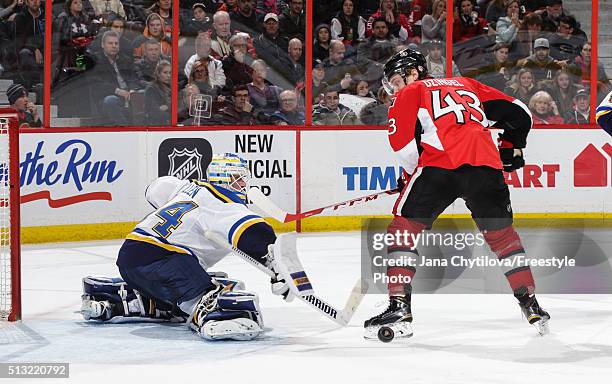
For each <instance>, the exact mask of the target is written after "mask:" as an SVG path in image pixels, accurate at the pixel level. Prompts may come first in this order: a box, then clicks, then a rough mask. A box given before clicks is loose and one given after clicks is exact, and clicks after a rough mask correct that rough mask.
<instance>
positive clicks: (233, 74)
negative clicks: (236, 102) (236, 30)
mask: <svg viewBox="0 0 612 384" xmlns="http://www.w3.org/2000/svg"><path fill="white" fill-rule="evenodd" d="M229 43H230V48H231V52H230V54H229V56H227V57H225V58H224V59H223V60H222V63H223V72H225V78H226V80H225V86H226V88H227V89H234V88H235V86H237V85H245V86H246V84H248V83H250V82H251V81H253V78H252V73H253V69H252V68H251V64H253V57H252V56H251V55H250V54H249V53H248V52H247V41H246V38H245V37H244V36H243V34H241V33H240V34H237V35H234V36H232V37H231V38H230V40H229Z"/></svg>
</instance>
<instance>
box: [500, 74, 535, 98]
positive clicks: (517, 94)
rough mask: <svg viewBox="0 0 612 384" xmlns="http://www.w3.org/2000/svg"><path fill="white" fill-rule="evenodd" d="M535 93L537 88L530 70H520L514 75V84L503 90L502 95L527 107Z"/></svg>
mask: <svg viewBox="0 0 612 384" xmlns="http://www.w3.org/2000/svg"><path fill="white" fill-rule="evenodd" d="M536 91H537V88H536V86H535V82H534V80H533V73H532V72H531V70H530V69H527V68H522V69H520V70H519V71H518V73H517V74H516V77H515V80H514V83H512V84H510V86H508V88H506V89H505V90H504V93H505V94H507V95H510V96H512V97H514V98H515V99H518V100H520V101H522V102H523V103H525V105H528V104H529V100H531V96H533V94H534V93H536Z"/></svg>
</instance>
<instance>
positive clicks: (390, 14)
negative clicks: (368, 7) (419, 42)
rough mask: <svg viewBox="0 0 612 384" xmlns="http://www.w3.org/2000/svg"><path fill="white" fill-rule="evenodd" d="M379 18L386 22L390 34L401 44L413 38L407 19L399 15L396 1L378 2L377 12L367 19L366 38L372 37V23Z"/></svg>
mask: <svg viewBox="0 0 612 384" xmlns="http://www.w3.org/2000/svg"><path fill="white" fill-rule="evenodd" d="M379 17H382V18H383V19H385V20H387V23H389V30H390V31H391V34H392V35H393V36H395V37H397V38H398V39H399V40H400V41H401V42H405V41H406V40H408V38H411V37H413V36H414V31H413V29H412V26H411V25H410V22H409V21H408V17H406V15H404V14H403V13H400V11H399V7H398V5H397V1H396V0H380V6H379V8H378V11H376V12H375V13H373V14H372V15H371V16H370V17H369V18H368V23H367V25H366V35H367V36H368V37H370V36H371V35H372V22H373V21H374V19H377V18H379Z"/></svg>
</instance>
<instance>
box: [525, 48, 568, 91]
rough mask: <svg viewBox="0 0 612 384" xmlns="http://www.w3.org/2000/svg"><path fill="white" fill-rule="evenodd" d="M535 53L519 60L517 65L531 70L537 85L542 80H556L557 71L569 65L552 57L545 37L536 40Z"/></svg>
mask: <svg viewBox="0 0 612 384" xmlns="http://www.w3.org/2000/svg"><path fill="white" fill-rule="evenodd" d="M533 51H534V54H533V55H531V56H529V57H527V58H524V59H521V60H519V61H518V63H517V64H518V65H519V66H521V67H523V68H529V69H531V71H532V72H533V77H534V82H535V83H536V84H537V83H538V82H539V81H542V80H552V79H554V78H555V74H556V73H557V71H558V70H559V69H561V68H564V67H565V66H566V65H567V63H566V62H565V61H557V60H555V59H553V58H552V57H551V56H550V44H549V42H548V39H546V38H544V37H540V38H538V39H536V40H535V42H534V43H533Z"/></svg>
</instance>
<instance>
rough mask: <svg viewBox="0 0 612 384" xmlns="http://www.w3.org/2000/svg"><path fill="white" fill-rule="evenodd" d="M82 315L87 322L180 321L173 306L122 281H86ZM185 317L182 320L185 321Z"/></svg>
mask: <svg viewBox="0 0 612 384" xmlns="http://www.w3.org/2000/svg"><path fill="white" fill-rule="evenodd" d="M81 314H82V315H83V318H84V319H85V320H103V321H105V320H110V319H112V318H113V317H116V316H125V317H133V316H137V317H148V318H159V319H167V320H172V319H178V318H179V317H177V316H175V314H173V307H172V305H169V304H167V303H164V302H160V301H158V300H155V299H154V298H149V297H144V296H143V295H141V294H140V292H138V291H137V290H135V289H133V288H131V287H130V286H129V285H128V284H127V283H126V282H125V281H123V279H121V278H111V277H95V276H88V277H85V278H83V295H81ZM184 320H185V318H183V319H182V321H184Z"/></svg>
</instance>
